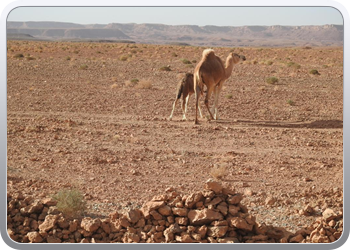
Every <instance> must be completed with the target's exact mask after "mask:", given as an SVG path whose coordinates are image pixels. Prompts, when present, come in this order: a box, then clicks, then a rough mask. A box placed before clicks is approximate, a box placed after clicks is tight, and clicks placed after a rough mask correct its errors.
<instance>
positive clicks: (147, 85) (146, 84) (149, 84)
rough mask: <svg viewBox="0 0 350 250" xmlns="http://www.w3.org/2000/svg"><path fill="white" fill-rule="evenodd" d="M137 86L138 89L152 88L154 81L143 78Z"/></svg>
mask: <svg viewBox="0 0 350 250" xmlns="http://www.w3.org/2000/svg"><path fill="white" fill-rule="evenodd" d="M136 88H138V89H150V88H152V82H151V81H150V80H145V79H141V80H140V81H138V83H137V85H136Z"/></svg>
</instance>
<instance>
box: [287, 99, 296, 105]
mask: <svg viewBox="0 0 350 250" xmlns="http://www.w3.org/2000/svg"><path fill="white" fill-rule="evenodd" d="M287 103H288V104H289V105H290V106H294V105H295V102H294V101H292V100H288V101H287Z"/></svg>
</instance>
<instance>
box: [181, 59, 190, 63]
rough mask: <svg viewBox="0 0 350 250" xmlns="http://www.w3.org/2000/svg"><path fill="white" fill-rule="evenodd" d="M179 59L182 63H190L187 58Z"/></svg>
mask: <svg viewBox="0 0 350 250" xmlns="http://www.w3.org/2000/svg"><path fill="white" fill-rule="evenodd" d="M181 61H182V62H183V63H184V64H192V63H191V61H189V60H187V59H181Z"/></svg>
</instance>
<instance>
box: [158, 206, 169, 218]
mask: <svg viewBox="0 0 350 250" xmlns="http://www.w3.org/2000/svg"><path fill="white" fill-rule="evenodd" d="M158 213H160V214H161V215H164V216H169V215H171V214H172V211H171V207H169V206H168V205H165V206H162V207H160V208H158Z"/></svg>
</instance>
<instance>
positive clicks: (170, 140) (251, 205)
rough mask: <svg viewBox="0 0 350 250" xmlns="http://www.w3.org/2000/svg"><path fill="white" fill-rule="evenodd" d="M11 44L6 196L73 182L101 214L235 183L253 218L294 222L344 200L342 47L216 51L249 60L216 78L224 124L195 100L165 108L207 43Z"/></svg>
mask: <svg viewBox="0 0 350 250" xmlns="http://www.w3.org/2000/svg"><path fill="white" fill-rule="evenodd" d="M7 49H8V53H7V157H8V159H7V191H8V193H18V192H20V193H22V194H23V195H30V196H36V197H41V198H44V197H51V196H52V195H53V194H55V193H56V192H57V191H59V190H62V189H67V188H68V189H69V188H76V189H78V190H80V191H81V192H82V193H83V194H84V199H85V200H86V201H87V202H88V210H87V211H86V214H87V215H89V216H91V217H99V216H106V215H108V214H109V213H111V212H113V211H116V210H118V211H123V210H125V209H129V208H139V207H140V206H142V204H143V203H144V202H146V201H149V200H150V199H151V198H152V197H153V196H155V195H159V194H162V193H164V192H165V190H166V189H167V188H173V189H175V190H176V191H178V192H181V193H191V192H194V191H198V190H202V188H203V185H204V183H205V182H206V180H208V179H209V178H212V179H215V180H217V181H218V182H222V183H224V184H226V185H229V186H232V187H233V188H235V189H236V191H238V192H241V193H242V194H243V195H244V198H243V200H242V203H243V204H245V205H246V206H247V207H248V209H249V212H250V213H251V214H252V215H254V216H256V220H257V221H259V222H265V223H267V224H270V225H274V226H282V227H285V228H286V229H288V230H290V231H296V230H297V229H299V228H300V227H301V226H305V225H308V224H311V223H312V222H313V221H314V220H315V217H317V216H319V215H320V214H321V213H322V211H324V209H325V208H332V209H334V210H336V211H339V210H342V208H343V203H342V198H343V48H342V47H291V48H248V47H247V48H245V47H241V48H213V49H214V50H215V53H216V54H217V55H218V56H220V57H221V58H222V59H223V60H225V59H226V57H227V55H228V54H229V52H231V51H233V52H235V53H238V54H242V55H244V56H245V57H246V61H244V62H241V63H239V64H237V65H235V66H234V68H233V72H232V75H231V77H230V78H229V79H228V80H227V81H226V82H225V84H224V88H223V91H222V92H221V95H220V100H219V111H218V112H219V115H220V120H218V121H208V120H207V119H206V118H203V119H200V120H199V125H195V124H194V116H195V113H194V112H195V109H194V96H192V97H191V98H190V101H189V106H188V111H187V121H182V120H181V118H182V111H181V108H180V104H178V106H177V107H176V110H175V113H174V117H173V119H172V121H169V120H168V117H169V115H170V113H171V110H172V105H173V102H174V100H175V91H176V87H177V84H178V83H179V81H180V80H181V77H183V75H184V74H185V73H186V72H193V70H194V67H195V65H196V64H197V63H198V62H199V61H200V59H201V55H202V51H203V50H204V49H206V47H195V46H176V45H149V44H123V43H82V42H39V41H31V42H28V41H8V44H7ZM312 70H313V71H312ZM315 70H316V71H317V72H316V71H315ZM270 77H275V78H274V79H278V81H277V82H270V83H268V81H267V78H270ZM200 102H201V107H202V111H203V113H204V115H205V116H207V115H208V112H207V111H206V109H205V106H204V103H203V102H204V98H201V99H200ZM212 102H213V100H210V102H209V104H210V105H211V104H212ZM307 206H310V207H312V208H313V210H314V213H313V214H312V215H305V213H304V212H303V209H305V207H307Z"/></svg>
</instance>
